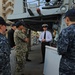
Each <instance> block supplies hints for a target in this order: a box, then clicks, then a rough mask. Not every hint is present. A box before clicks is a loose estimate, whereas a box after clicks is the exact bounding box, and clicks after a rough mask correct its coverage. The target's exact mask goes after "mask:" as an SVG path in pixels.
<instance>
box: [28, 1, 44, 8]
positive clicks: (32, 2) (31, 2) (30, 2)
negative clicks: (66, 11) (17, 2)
mask: <svg viewBox="0 0 75 75" xmlns="http://www.w3.org/2000/svg"><path fill="white" fill-rule="evenodd" d="M27 2H28V3H29V4H34V3H37V5H38V0H27ZM40 2H41V3H40V5H41V6H40V8H41V7H42V6H44V3H43V2H45V0H40Z"/></svg>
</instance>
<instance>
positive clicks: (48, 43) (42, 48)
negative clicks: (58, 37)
mask: <svg viewBox="0 0 75 75" xmlns="http://www.w3.org/2000/svg"><path fill="white" fill-rule="evenodd" d="M46 45H48V46H50V42H42V43H41V52H42V62H44V60H45V46H46Z"/></svg>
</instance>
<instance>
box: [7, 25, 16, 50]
mask: <svg viewBox="0 0 75 75" xmlns="http://www.w3.org/2000/svg"><path fill="white" fill-rule="evenodd" d="M15 30H16V24H12V27H11V29H10V30H9V31H8V40H9V44H10V46H11V48H12V49H13V48H14V47H15V42H14V31H15Z"/></svg>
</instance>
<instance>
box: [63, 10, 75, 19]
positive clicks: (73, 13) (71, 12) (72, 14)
mask: <svg viewBox="0 0 75 75" xmlns="http://www.w3.org/2000/svg"><path fill="white" fill-rule="evenodd" d="M66 17H75V9H70V10H68V11H67V12H66V13H65V17H64V18H66Z"/></svg>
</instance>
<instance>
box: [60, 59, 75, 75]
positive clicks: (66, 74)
mask: <svg viewBox="0 0 75 75" xmlns="http://www.w3.org/2000/svg"><path fill="white" fill-rule="evenodd" d="M59 75H75V61H73V60H69V59H64V58H61V61H60V67H59Z"/></svg>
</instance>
